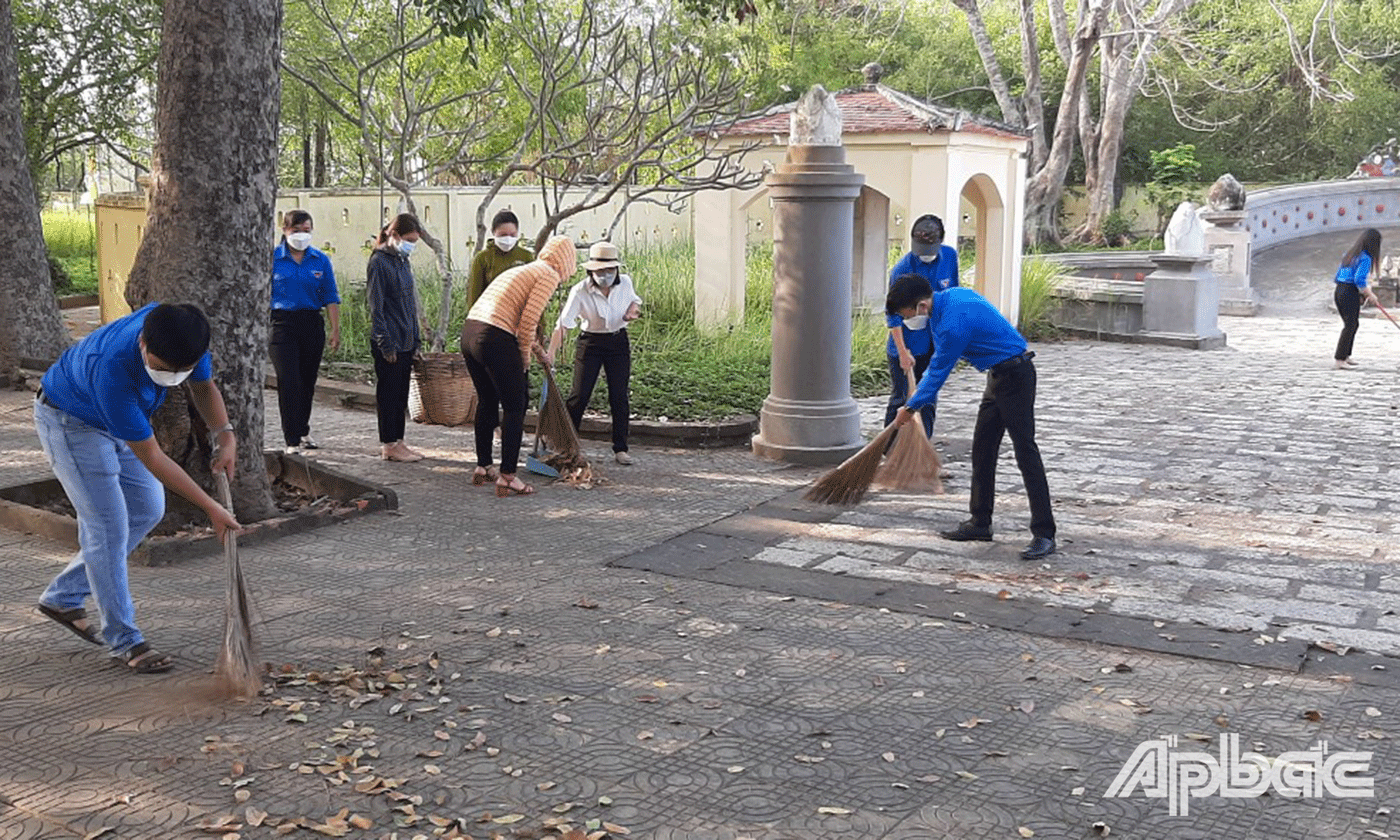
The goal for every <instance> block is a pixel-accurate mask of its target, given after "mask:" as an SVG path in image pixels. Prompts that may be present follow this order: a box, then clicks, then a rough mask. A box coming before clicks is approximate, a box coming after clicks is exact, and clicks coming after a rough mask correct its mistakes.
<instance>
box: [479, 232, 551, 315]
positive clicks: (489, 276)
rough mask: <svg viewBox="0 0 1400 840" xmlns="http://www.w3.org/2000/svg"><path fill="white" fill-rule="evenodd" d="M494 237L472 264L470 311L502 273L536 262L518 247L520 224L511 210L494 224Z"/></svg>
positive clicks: (530, 255)
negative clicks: (492, 241) (491, 242)
mask: <svg viewBox="0 0 1400 840" xmlns="http://www.w3.org/2000/svg"><path fill="white" fill-rule="evenodd" d="M491 236H492V238H493V239H494V240H495V242H494V243H493V244H491V245H487V246H486V247H485V248H483V249H481V253H479V254H477V255H476V258H475V259H473V260H472V268H471V272H470V273H469V274H468V276H467V307H468V308H470V307H471V305H472V304H473V303H476V300H477V298H479V297H481V293H482V292H483V291H485V290H486V287H487V286H489V285H490V284H491V281H492V280H495V279H496V277H497V275H499V274H500V273H501V272H503V271H505V270H506V269H508V268H514V267H515V266H517V265H525V264H526V263H528V262H531V261H532V260H534V259H535V254H534V252H532V251H531V250H530V249H529V248H524V247H521V246H520V245H519V244H517V243H519V242H520V220H519V219H517V218H516V217H515V214H514V213H512V212H510V211H509V210H502V211H501V212H499V213H497V214H496V216H495V218H493V219H492V220H491Z"/></svg>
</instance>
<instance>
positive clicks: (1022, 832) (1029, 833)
mask: <svg viewBox="0 0 1400 840" xmlns="http://www.w3.org/2000/svg"><path fill="white" fill-rule="evenodd" d="M1016 833H1017V834H1019V835H1021V836H1022V837H1034V836H1035V832H1034V831H1031V830H1030V829H1029V828H1026V827H1025V826H1024V825H1022V826H1017V828H1016Z"/></svg>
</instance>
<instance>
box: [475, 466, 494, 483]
mask: <svg viewBox="0 0 1400 840" xmlns="http://www.w3.org/2000/svg"><path fill="white" fill-rule="evenodd" d="M495 480H496V471H495V470H493V469H491V468H490V467H486V468H484V469H482V468H478V471H477V472H473V473H472V485H473V486H475V487H480V486H482V485H483V484H490V483H491V482H493V481H495Z"/></svg>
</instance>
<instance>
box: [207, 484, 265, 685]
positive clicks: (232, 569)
mask: <svg viewBox="0 0 1400 840" xmlns="http://www.w3.org/2000/svg"><path fill="white" fill-rule="evenodd" d="M214 479H215V482H216V483H217V484H218V486H219V495H220V497H221V501H223V503H224V507H225V508H226V509H228V510H230V511H231V510H233V493H232V492H231V491H230V490H229V486H228V476H227V475H224V473H223V472H222V471H219V472H217V473H215V476H214ZM224 559H225V560H226V561H227V563H228V603H227V604H226V605H225V607H224V644H223V647H222V648H221V649H220V650H219V658H218V661H217V662H215V664H214V678H215V680H217V682H218V684H219V687H220V689H221V690H222V691H223V693H224V694H226V695H227V696H230V697H242V698H247V697H252V696H254V695H256V694H257V693H258V690H259V689H261V688H262V674H261V673H259V669H258V646H257V643H256V642H255V641H254V640H253V615H252V608H251V606H250V604H249V602H248V590H247V587H246V586H245V585H244V583H243V568H242V566H241V565H240V564H239V562H238V536H237V535H236V534H234V533H233V532H232V531H229V532H226V533H225V534H224Z"/></svg>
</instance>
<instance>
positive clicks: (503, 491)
mask: <svg viewBox="0 0 1400 840" xmlns="http://www.w3.org/2000/svg"><path fill="white" fill-rule="evenodd" d="M517 480H518V479H517ZM534 492H535V487H534V485H533V484H526V483H525V482H523V481H522V482H520V486H519V487H518V488H517V487H512V486H511V485H509V484H502V483H500V482H499V481H498V482H496V495H497V496H499V497H501V498H502V499H504V498H506V497H508V496H531V495H534Z"/></svg>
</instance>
